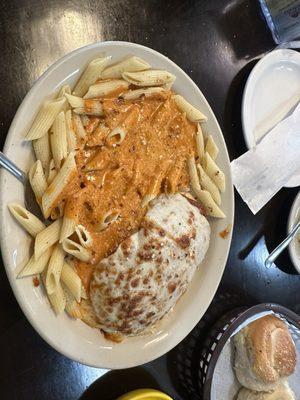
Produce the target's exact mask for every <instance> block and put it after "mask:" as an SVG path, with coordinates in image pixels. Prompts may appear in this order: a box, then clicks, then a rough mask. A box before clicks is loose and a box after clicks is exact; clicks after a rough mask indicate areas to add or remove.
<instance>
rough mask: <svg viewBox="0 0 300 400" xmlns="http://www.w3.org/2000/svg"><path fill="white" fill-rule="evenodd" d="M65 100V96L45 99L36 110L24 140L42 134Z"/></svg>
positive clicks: (36, 137)
mask: <svg viewBox="0 0 300 400" xmlns="http://www.w3.org/2000/svg"><path fill="white" fill-rule="evenodd" d="M65 102H66V99H65V97H60V98H58V99H53V100H48V101H46V102H45V103H44V104H43V106H42V107H41V109H40V110H39V111H38V113H37V115H36V117H35V119H34V121H33V123H32V125H31V128H30V129H29V131H28V133H27V135H26V137H25V140H33V139H39V138H41V137H42V136H44V135H45V134H46V133H47V132H48V130H49V129H50V127H51V126H52V124H53V122H54V120H55V118H56V116H57V115H58V114H59V112H60V111H61V110H62V109H63V107H64V105H65Z"/></svg>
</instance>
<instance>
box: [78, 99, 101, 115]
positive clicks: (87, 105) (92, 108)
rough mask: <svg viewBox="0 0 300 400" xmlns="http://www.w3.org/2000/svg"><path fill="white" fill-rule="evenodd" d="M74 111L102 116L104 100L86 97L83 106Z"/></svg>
mask: <svg viewBox="0 0 300 400" xmlns="http://www.w3.org/2000/svg"><path fill="white" fill-rule="evenodd" d="M73 111H74V113H75V114H78V115H83V114H87V115H94V116H96V117H101V116H102V115H103V107H102V102H101V100H98V99H86V100H84V105H83V107H76V108H74V110H73Z"/></svg>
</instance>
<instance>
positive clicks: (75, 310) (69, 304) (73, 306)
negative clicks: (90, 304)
mask: <svg viewBox="0 0 300 400" xmlns="http://www.w3.org/2000/svg"><path fill="white" fill-rule="evenodd" d="M64 292H65V296H66V308H65V310H66V312H67V313H68V315H69V316H70V317H71V318H74V319H78V318H81V311H80V307H79V305H78V303H77V301H76V299H75V298H74V296H72V294H71V293H70V291H69V290H68V289H67V288H66V287H64Z"/></svg>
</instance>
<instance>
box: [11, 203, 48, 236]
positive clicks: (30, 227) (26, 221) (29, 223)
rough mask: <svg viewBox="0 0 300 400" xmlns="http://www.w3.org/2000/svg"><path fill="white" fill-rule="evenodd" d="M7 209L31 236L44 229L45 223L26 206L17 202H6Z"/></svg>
mask: <svg viewBox="0 0 300 400" xmlns="http://www.w3.org/2000/svg"><path fill="white" fill-rule="evenodd" d="M8 208H9V211H10V212H11V214H12V215H13V217H14V218H15V219H16V220H17V221H18V222H19V224H20V225H21V226H22V227H23V228H24V229H25V230H26V231H27V232H28V233H29V234H30V235H31V236H32V237H36V235H37V234H38V233H39V232H41V231H42V230H43V229H45V225H44V224H43V222H42V221H40V220H39V219H38V218H37V217H36V216H35V215H33V214H31V212H29V211H28V210H26V208H24V207H22V206H20V204H17V203H10V204H8Z"/></svg>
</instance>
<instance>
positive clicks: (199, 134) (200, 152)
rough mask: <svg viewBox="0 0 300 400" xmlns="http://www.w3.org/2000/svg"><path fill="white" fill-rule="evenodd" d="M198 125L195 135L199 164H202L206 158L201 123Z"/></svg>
mask: <svg viewBox="0 0 300 400" xmlns="http://www.w3.org/2000/svg"><path fill="white" fill-rule="evenodd" d="M197 125H198V126H197V133H196V135H195V141H196V149H197V156H198V159H199V162H201V160H202V159H203V157H204V139H203V133H202V129H201V125H200V124H199V123H198V124H197Z"/></svg>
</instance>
